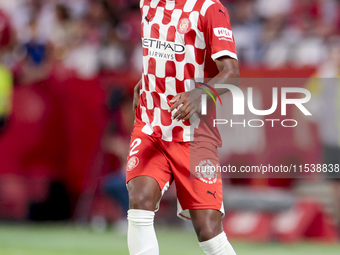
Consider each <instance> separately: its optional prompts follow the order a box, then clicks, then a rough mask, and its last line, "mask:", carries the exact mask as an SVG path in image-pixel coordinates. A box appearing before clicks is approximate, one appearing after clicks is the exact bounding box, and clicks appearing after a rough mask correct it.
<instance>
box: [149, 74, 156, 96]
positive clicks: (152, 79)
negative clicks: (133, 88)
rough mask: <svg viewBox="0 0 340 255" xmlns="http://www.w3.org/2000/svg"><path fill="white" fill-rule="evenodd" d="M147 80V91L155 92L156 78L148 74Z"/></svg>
mask: <svg viewBox="0 0 340 255" xmlns="http://www.w3.org/2000/svg"><path fill="white" fill-rule="evenodd" d="M148 78H149V91H150V92H156V77H155V76H154V75H153V74H148Z"/></svg>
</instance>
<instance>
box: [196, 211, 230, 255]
mask: <svg viewBox="0 0 340 255" xmlns="http://www.w3.org/2000/svg"><path fill="white" fill-rule="evenodd" d="M190 216H191V220H192V223H193V225H194V228H195V231H196V234H197V238H198V241H199V244H200V246H201V248H202V249H203V251H204V252H205V253H206V254H208V255H236V253H235V251H234V249H233V247H232V246H231V244H230V243H229V241H228V239H227V236H226V234H225V233H224V231H223V228H222V217H221V213H220V212H219V211H216V210H209V209H205V210H190Z"/></svg>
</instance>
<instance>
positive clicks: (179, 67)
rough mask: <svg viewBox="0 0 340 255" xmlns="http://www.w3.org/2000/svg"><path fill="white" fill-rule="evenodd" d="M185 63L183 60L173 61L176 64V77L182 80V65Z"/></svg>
mask: <svg viewBox="0 0 340 255" xmlns="http://www.w3.org/2000/svg"><path fill="white" fill-rule="evenodd" d="M185 64H186V62H185V61H182V62H177V61H176V62H175V65H176V79H177V80H179V81H183V80H184V65H185Z"/></svg>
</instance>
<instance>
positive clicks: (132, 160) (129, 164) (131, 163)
mask: <svg viewBox="0 0 340 255" xmlns="http://www.w3.org/2000/svg"><path fill="white" fill-rule="evenodd" d="M138 163H139V159H138V158H137V157H135V156H134V157H132V158H130V159H129V161H128V162H127V166H126V168H127V170H128V171H131V170H133V169H134V168H135V167H136V166H137V165H138Z"/></svg>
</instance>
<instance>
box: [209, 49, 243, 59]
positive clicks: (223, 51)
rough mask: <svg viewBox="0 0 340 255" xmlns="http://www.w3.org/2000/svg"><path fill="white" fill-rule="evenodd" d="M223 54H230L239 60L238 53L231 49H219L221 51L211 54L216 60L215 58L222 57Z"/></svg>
mask: <svg viewBox="0 0 340 255" xmlns="http://www.w3.org/2000/svg"><path fill="white" fill-rule="evenodd" d="M222 56H229V57H231V58H234V59H236V60H237V55H236V54H235V53H234V52H231V51H229V50H222V51H219V52H217V53H215V54H213V55H212V56H211V58H212V59H213V60H215V59H217V58H219V57H222Z"/></svg>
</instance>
